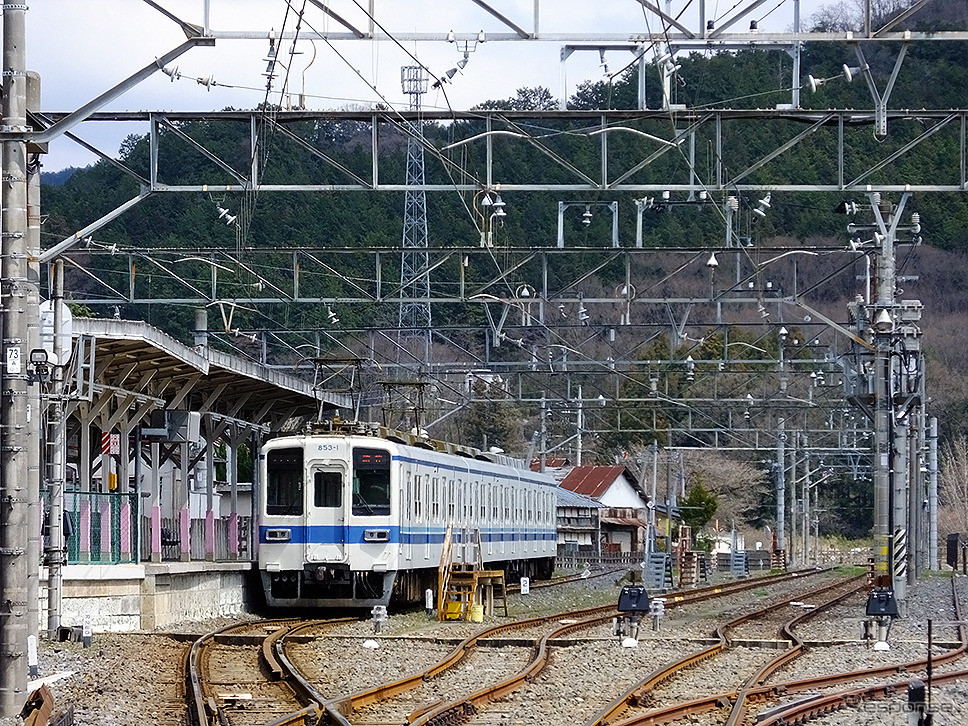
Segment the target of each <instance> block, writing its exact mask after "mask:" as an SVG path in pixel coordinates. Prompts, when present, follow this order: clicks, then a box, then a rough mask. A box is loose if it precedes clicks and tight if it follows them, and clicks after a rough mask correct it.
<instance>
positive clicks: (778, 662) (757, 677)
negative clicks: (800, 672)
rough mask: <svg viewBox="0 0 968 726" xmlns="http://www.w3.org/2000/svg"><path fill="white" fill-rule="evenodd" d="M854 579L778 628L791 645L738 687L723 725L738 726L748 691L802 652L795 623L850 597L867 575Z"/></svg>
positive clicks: (747, 700)
mask: <svg viewBox="0 0 968 726" xmlns="http://www.w3.org/2000/svg"><path fill="white" fill-rule="evenodd" d="M855 581H857V584H856V585H855V586H854V587H851V589H849V590H847V591H846V592H843V593H841V594H839V595H837V596H836V597H834V598H831V599H830V600H827V601H826V602H824V603H821V604H820V605H817V607H815V608H813V609H812V610H808V611H806V612H804V613H801V614H800V615H798V616H797V617H795V618H793V619H791V620H789V621H787V622H786V623H784V624H783V626H782V627H781V628H780V636H781V637H782V638H784V639H785V640H788V641H789V642H790V643H791V647H790V648H788V649H787V650H785V651H783V652H782V653H781V654H780V655H778V656H776V657H775V658H772V659H770V660H769V661H768V662H767V663H764V664H763V665H762V666H760V667H759V668H758V669H757V671H756V673H754V674H753V675H752V676H750V677H749V678H748V679H747V680H746V683H744V684H743V687H742V688H740V690H739V693H738V694H737V696H736V699H735V700H734V701H733V707H732V709H731V710H730V714H729V718H727V719H726V725H725V726H739V725H740V724H742V723H743V721H744V719H745V718H746V710H747V705H748V704H749V693H750V691H752V690H753V689H754V688H757V687H758V686H762V685H763V682H764V681H766V679H767V678H769V677H770V676H771V675H772V674H773V673H775V672H776V671H778V670H779V669H780V668H782V667H783V666H784V665H786V664H787V663H789V662H790V661H792V660H794V659H795V658H798V657H800V655H802V654H803V641H802V640H801V639H800V638H799V636H797V635H796V633H794V632H793V631H794V629H795V628H796V627H797V625H799V624H800V623H802V622H804V621H805V620H809V619H810V618H813V617H816V616H817V615H818V614H820V613H822V612H824V611H826V610H829V609H830V608H832V607H834V606H835V605H838V604H840V603H842V602H843V601H844V600H846V599H848V598H849V597H852V596H853V595H854V594H855V593H857V592H858V591H859V590H860V589H862V588H864V587H865V586H866V584H867V576H866V575H860V576H858V577H857V578H855V579H854V580H851V581H850V582H855ZM824 591H825V590H821V591H820V592H824ZM818 594H819V593H818Z"/></svg>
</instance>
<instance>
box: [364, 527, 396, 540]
mask: <svg viewBox="0 0 968 726" xmlns="http://www.w3.org/2000/svg"><path fill="white" fill-rule="evenodd" d="M363 541H364V542H389V541H390V530H388V529H366V530H363Z"/></svg>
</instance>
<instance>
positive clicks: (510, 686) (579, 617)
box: [326, 569, 826, 726]
mask: <svg viewBox="0 0 968 726" xmlns="http://www.w3.org/2000/svg"><path fill="white" fill-rule="evenodd" d="M821 572H826V570H816V569H811V570H804V571H800V572H792V573H781V574H778V575H768V576H766V577H758V578H753V579H750V580H742V581H736V582H732V583H726V584H722V585H714V586H710V587H705V588H699V589H696V590H692V591H688V592H681V593H678V594H675V593H673V594H672V595H670V596H669V598H668V600H669V605H668V607H669V608H672V607H677V606H680V605H685V604H690V603H694V602H701V601H703V600H707V599H710V598H715V597H719V596H725V595H729V594H733V593H736V592H742V591H745V590H750V589H753V588H756V587H760V586H762V585H763V584H765V583H776V582H784V581H786V580H791V579H795V578H798V577H805V576H811V575H815V574H819V573H821ZM616 614H617V611H616V609H615V606H613V605H606V606H602V607H597V608H591V609H588V610H577V611H573V612H570V613H557V614H555V615H551V616H546V617H542V618H532V619H529V620H521V621H517V622H515V623H507V624H502V625H498V626H495V627H494V628H489V629H487V630H484V631H482V632H480V633H478V634H477V635H474V636H471V637H469V638H466V639H465V640H463V641H462V642H461V643H460V644H459V645H458V646H457V647H456V648H455V649H454V650H453V651H451V653H450V654H448V655H447V656H446V657H445V658H444V659H443V660H441V661H440V662H439V663H437V664H435V665H434V666H432V667H431V668H429V669H427V670H425V671H423V672H421V673H417V674H414V675H412V676H408V677H405V678H402V679H400V680H398V681H394V682H393V683H389V684H385V685H382V686H378V687H376V688H371V689H367V690H365V691H360V692H358V693H355V694H352V695H348V696H342V697H339V698H335V699H332V700H330V701H328V702H327V703H326V707H327V712H337V713H338V714H339V715H340V716H341V717H342V720H341V721H340V723H341V724H345V722H346V718H348V717H349V716H350V715H351V714H352V713H353V712H354V711H355V710H357V709H360V708H363V707H364V706H366V705H369V704H371V703H375V702H377V701H380V700H383V699H386V698H390V697H392V696H394V695H396V694H399V693H403V692H405V691H408V690H412V689H414V688H416V687H418V686H419V685H420V684H421V683H422V682H423V681H424V680H426V679H430V678H433V677H435V676H436V675H438V674H439V673H441V672H442V671H444V670H446V669H447V668H450V667H452V666H453V665H454V664H455V663H457V662H458V661H459V660H460V659H461V658H462V657H463V656H464V655H465V654H466V652H467V651H468V650H469V649H470V648H473V647H474V646H475V645H476V644H477V641H479V640H481V639H483V638H488V637H495V636H496V635H498V634H501V633H504V632H509V631H511V630H515V629H522V628H527V627H534V626H535V625H536V624H539V623H542V622H550V621H552V620H560V619H573V620H576V621H577V622H574V623H569V624H567V625H564V626H562V627H559V628H556V629H555V630H553V631H551V632H550V633H547V634H545V635H544V636H543V637H542V638H541V639H540V640H539V641H538V643H537V645H536V648H535V653H536V655H535V658H534V659H533V660H532V661H531V662H530V663H529V664H528V666H527V667H526V668H525V669H524V670H523V671H521V672H520V673H518V674H517V675H515V676H513V677H512V678H509V679H506V680H504V681H502V682H500V683H498V684H496V685H493V686H491V687H489V688H485V689H482V690H480V691H477V692H475V693H473V694H471V695H468V696H465V697H462V698H460V699H457V700H455V701H451V702H448V703H444V704H440V705H437V706H436V707H434V708H432V709H431V710H429V711H427V712H425V713H422V714H417V717H416V718H414V720H412V721H411V722H410V723H411V726H425V725H432V726H437V725H438V724H444V723H452V722H454V721H460V720H462V719H464V718H467V717H468V716H470V715H472V714H473V713H476V712H477V711H478V710H479V708H480V707H482V706H483V705H484V704H486V703H488V702H490V701H493V700H495V699H497V698H500V697H501V696H503V695H504V694H506V693H510V692H511V691H513V690H515V689H516V688H519V687H520V686H521V685H523V684H524V683H525V682H526V681H527V680H528V679H530V678H533V677H534V676H535V675H536V674H537V673H539V672H540V671H541V670H542V669H543V668H544V666H545V664H546V663H547V659H548V642H549V641H550V640H552V639H556V638H560V637H563V636H564V635H567V634H569V633H571V632H574V631H577V630H582V629H585V628H589V627H592V626H594V625H597V624H599V623H601V622H602V621H605V620H609V619H611V618H612V617H614V616H615V615H616Z"/></svg>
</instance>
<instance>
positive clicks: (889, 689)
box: [586, 578, 968, 726]
mask: <svg viewBox="0 0 968 726" xmlns="http://www.w3.org/2000/svg"><path fill="white" fill-rule="evenodd" d="M951 589H952V597H953V600H954V607H955V618H956V620H957V621H961V620H962V616H961V604H960V601H959V600H958V594H957V590H956V588H955V581H954V578H952V581H951ZM958 638H959V646H958V647H957V648H953V649H951V650H949V651H948V652H946V653H942V654H941V655H938V656H932V657H931V663H932V665H934V664H944V663H949V662H951V661H954V660H957V659H958V658H960V657H961V656H962V655H964V654H965V651H966V650H968V631H966V626H965V625H964V623H963V622H959V624H958ZM927 665H928V659H927V658H925V659H923V660H916V661H910V662H908V663H899V664H894V665H887V666H880V667H874V668H866V669H864V670H861V671H845V672H843V673H834V674H831V675H827V676H818V677H816V678H805V679H802V680H797V681H787V682H784V683H777V684H774V685H771V686H759V687H756V688H751V689H750V690H749V691H748V692H747V694H746V698H747V700H748V701H750V702H757V701H766V700H769V699H777V698H781V697H783V696H786V695H789V694H792V693H801V692H803V691H808V690H811V689H815V688H825V687H830V686H835V685H838V684H841V683H847V682H850V681H855V680H858V679H862V678H875V677H878V676H885V675H890V674H892V673H905V672H910V671H913V672H916V671H919V670H922V669H924V668H925V667H926V666H927ZM966 678H968V670H962V671H953V672H950V673H945V674H942V675H937V676H933V677H932V682H933V683H935V684H938V685H940V684H944V683H952V682H954V681H957V680H962V679H966ZM906 687H907V681H896V682H894V683H889V684H884V685H879V686H870V687H868V688H856V689H851V690H848V691H842V692H840V693H834V694H829V695H824V696H819V697H817V698H812V699H809V700H807V701H800V702H798V703H794V704H790V705H789V706H787V707H785V708H783V707H781V708H777V709H773V710H772V711H771V712H770V714H769V716H768V717H766V718H761V720H759V721H757V725H756V726H787V725H789V724H795V723H803V722H805V721H807V720H809V719H810V718H815V717H817V716H822V715H825V714H827V713H830V712H832V711H835V710H837V709H839V708H843V707H844V706H850V705H855V704H857V703H859V702H860V701H862V700H864V699H869V698H886V697H888V696H891V695H893V694H894V693H898V692H899V691H900V690H901V689H904V688H906ZM738 697H739V693H738V692H737V691H727V692H723V693H716V694H713V695H710V696H706V697H703V698H698V699H695V700H693V701H687V702H684V703H680V704H676V705H675V706H669V707H667V708H663V709H658V710H656V711H650V712H648V713H645V714H642V715H641V716H635V717H632V718H628V719H625V720H622V721H615V722H612V724H611V726H654V725H657V724H666V723H671V722H673V721H676V720H678V719H681V718H683V717H684V716H690V715H698V714H702V713H708V712H710V711H715V710H717V709H720V708H730V707H731V705H732V704H733V703H734V702H735V701H736V699H737V698H738ZM586 726H587V724H586Z"/></svg>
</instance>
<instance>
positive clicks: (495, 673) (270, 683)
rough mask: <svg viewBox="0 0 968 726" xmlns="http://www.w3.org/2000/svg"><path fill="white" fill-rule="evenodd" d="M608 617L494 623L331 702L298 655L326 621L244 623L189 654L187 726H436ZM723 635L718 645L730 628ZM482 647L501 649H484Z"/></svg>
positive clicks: (679, 603)
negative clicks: (424, 661)
mask: <svg viewBox="0 0 968 726" xmlns="http://www.w3.org/2000/svg"><path fill="white" fill-rule="evenodd" d="M812 574H816V571H812V570H811V571H808V572H801V573H784V574H782V575H774V576H768V577H763V578H755V579H752V580H742V581H736V582H730V583H726V584H723V585H717V586H711V587H706V588H701V589H697V590H692V591H687V592H675V593H671V594H670V595H669V596H668V597H667V601H668V605H667V608H670V609H674V608H679V607H683V606H686V605H692V604H695V603H700V602H703V601H705V600H708V599H710V598H718V597H723V596H728V595H731V594H735V593H742V592H747V591H749V590H753V589H756V588H763V587H764V586H765V585H771V584H775V583H783V582H789V581H794V582H796V581H797V579H798V578H804V577H805V576H806V575H812ZM763 610H768V608H761V609H760V611H763ZM615 614H616V609H615V606H614V605H605V606H600V607H595V608H588V609H583V610H576V611H572V612H568V613H557V614H555V615H553V616H550V615H549V616H546V617H538V618H531V619H528V620H520V621H513V622H506V623H502V624H499V625H496V626H494V627H491V628H487V629H485V630H482V631H480V632H478V633H476V634H474V635H472V636H470V637H467V638H465V639H464V640H462V641H461V642H460V643H459V644H457V645H456V646H455V647H453V648H452V649H451V650H450V651H449V652H448V653H446V654H445V655H444V656H443V657H442V658H440V659H439V660H438V661H437V662H435V663H433V664H431V665H429V666H427V667H425V668H423V669H421V670H419V671H418V672H415V673H413V674H412V675H409V676H404V677H402V678H400V679H397V680H395V681H393V682H391V683H380V684H378V685H374V686H372V687H369V688H366V689H364V690H361V691H357V692H354V693H348V694H339V693H338V691H336V690H334V689H335V688H337V687H338V684H336V683H333V682H330V683H326V684H323V686H324V687H320V686H321V684H320V679H319V673H318V672H316V673H314V672H313V668H314V666H313V665H312V664H311V662H312V659H311V657H309V658H307V657H306V656H304V655H299V650H300V648H302V649H305V650H306V651H308V652H309V653H310V654H311V653H312V652H313V651H314V650H318V648H317V647H314V646H310V645H308V642H309V641H312V642H314V643H318V642H319V641H316V640H314V638H316V637H318V633H317V634H315V635H314V634H312V631H319V630H320V629H321V628H323V629H326V628H329V627H331V626H332V625H333V621H311V622H308V623H297V622H294V621H290V620H286V621H269V622H260V623H257V624H255V626H254V627H255V628H256V630H255V632H253V631H252V630H251V628H253V625H252V624H246V625H244V626H233V627H230V628H225V629H222V630H220V631H215V632H213V633H210V634H208V635H206V636H204V637H203V638H201V639H199V641H198V642H197V643H196V644H195V645H194V646H193V647H192V650H191V654H190V657H189V665H188V669H187V670H188V673H189V676H188V683H189V691H190V693H191V694H192V701H193V704H192V707H191V708H190V722H191V723H193V724H196V725H197V726H202V724H215V723H218V724H220V725H222V726H228V725H231V726H250V725H252V724H258V726H263V725H265V724H271V725H272V726H287V725H288V724H307V723H321V724H339V725H340V726H384V725H385V724H413V726H423V724H428V725H430V724H432V725H434V726H438V725H440V724H445V723H454V722H457V721H463V720H467V719H468V718H470V717H471V716H473V715H474V714H478V713H480V712H483V711H485V709H487V708H488V707H489V704H493V703H494V702H495V701H498V700H500V699H502V698H505V697H508V696H509V694H512V693H514V692H515V691H516V690H518V689H520V688H522V687H523V686H524V685H526V684H527V683H529V682H531V681H532V680H534V679H535V678H537V677H538V674H539V673H541V671H542V670H543V669H544V668H545V667H546V666H547V665H548V663H549V659H550V654H551V652H552V651H553V648H554V646H564V645H571V644H573V643H574V642H575V641H574V639H573V637H574V633H577V632H579V631H582V630H588V629H592V628H595V627H596V626H599V627H600V626H601V625H602V624H603V623H607V621H609V620H610V619H611V618H612V617H613V616H614V615H615ZM749 619H750V615H749V614H746V615H743V616H741V617H739V618H736V619H735V625H738V624H739V623H742V622H746V621H748V620H749ZM246 629H249V631H248V632H246ZM721 630H722V635H723V639H724V642H726V638H727V637H728V632H729V627H723V628H721ZM355 640H357V641H358V637H357V638H355ZM374 642H375V641H374ZM487 645H493V646H499V647H494V648H488V647H484V646H487ZM354 647H358V645H357V646H354ZM707 650H708V649H707ZM293 653H296V655H295V656H292V654H293ZM315 667H316V670H317V671H319V670H320V668H319V666H315ZM462 671H463V672H464V674H465V675H463V676H462V675H461V672H462ZM466 674H472V675H473V677H474V678H475V679H476V682H478V683H479V682H480V681H481V680H484V681H486V682H489V683H491V685H489V686H487V687H485V688H480V689H479V690H477V691H474V692H467V691H468V690H470V689H468V688H467V686H463V690H464V691H465V693H464V694H463V695H461V696H460V697H459V698H456V699H455V698H454V697H453V694H454V693H455V692H458V690H457V689H459V688H461V687H460V686H457V685H456V684H457V683H459V682H461V681H462V680H464V681H466V680H467V678H468V676H467V675H466ZM327 691H328V692H327ZM493 718H497V719H498V720H500V707H499V708H498V710H497V711H495V712H493V717H489V718H487V720H488V721H491V720H493ZM603 723H604V722H603Z"/></svg>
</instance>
